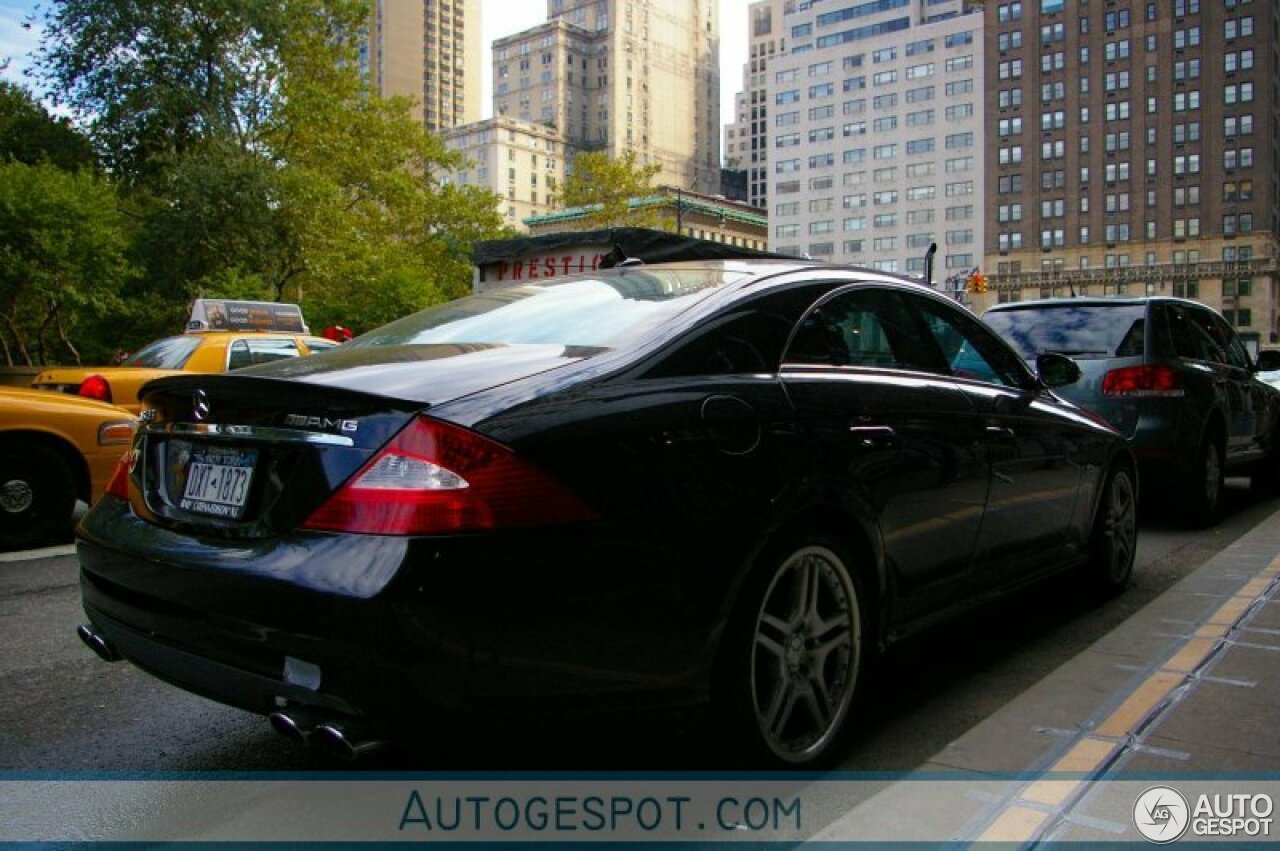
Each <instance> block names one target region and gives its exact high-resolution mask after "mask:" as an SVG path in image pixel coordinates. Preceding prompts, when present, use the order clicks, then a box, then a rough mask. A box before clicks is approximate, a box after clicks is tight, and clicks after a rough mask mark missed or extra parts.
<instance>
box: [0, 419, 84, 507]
mask: <svg viewBox="0 0 1280 851" xmlns="http://www.w3.org/2000/svg"><path fill="white" fill-rule="evenodd" d="M22 441H26V442H29V443H38V444H40V445H42V446H44V447H46V448H48V449H50V450H51V451H53V452H56V453H57V454H58V456H59V457H60V458H62V460H64V461H65V462H66V463H67V469H69V470H70V471H71V478H72V480H73V481H74V483H75V489H76V498H77V499H80V500H83V501H84V502H85V503H88V502H90V501H91V498H92V492H93V486H92V484H91V479H90V477H89V462H88V461H86V460H85V458H84V455H83V454H82V453H81V452H80V450H79V449H77V448H76V447H75V444H73V443H71V441H69V440H67V439H66V438H65V437H62V436H61V435H58V434H54V433H52V432H47V431H39V430H36V429H13V430H11V431H5V432H0V446H3V445H5V444H8V443H10V442H22Z"/></svg>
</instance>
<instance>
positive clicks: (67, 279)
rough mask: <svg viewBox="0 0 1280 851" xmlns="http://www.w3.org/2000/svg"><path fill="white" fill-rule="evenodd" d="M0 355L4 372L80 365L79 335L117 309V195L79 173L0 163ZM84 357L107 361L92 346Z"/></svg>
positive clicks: (120, 256) (120, 248) (120, 237)
mask: <svg viewBox="0 0 1280 851" xmlns="http://www.w3.org/2000/svg"><path fill="white" fill-rule="evenodd" d="M0 234H3V238H2V239H0V351H2V352H3V357H4V359H5V362H6V363H7V364H9V365H10V366H12V365H14V364H15V363H19V364H27V365H30V364H37V363H48V362H50V361H54V360H66V359H70V360H74V361H76V362H77V363H79V362H80V357H81V353H80V351H79V349H78V348H77V346H76V344H75V343H74V342H73V337H74V336H75V335H76V332H77V329H78V328H80V327H81V326H82V325H83V324H85V323H88V322H92V321H93V319H94V317H98V316H102V315H104V314H107V313H110V312H112V311H118V310H119V308H120V303H119V300H118V298H117V295H116V294H117V292H118V291H119V287H120V284H121V282H122V281H123V280H124V279H125V277H126V275H127V273H128V267H127V265H126V262H125V258H124V252H125V244H126V238H125V232H124V229H123V228H122V226H121V221H120V216H119V214H118V212H117V210H116V204H115V192H114V191H113V189H112V187H111V186H110V185H108V184H107V183H106V182H105V181H104V180H103V179H102V178H101V177H99V176H98V175H96V174H94V173H93V172H92V171H89V170H87V169H82V170H80V171H76V172H68V171H63V170H62V169H59V168H57V167H55V166H53V165H49V164H47V163H41V164H38V165H26V164H25V163H19V162H7V163H0ZM89 347H90V351H89V352H88V354H90V355H92V356H93V357H94V358H95V359H97V358H104V359H105V358H106V357H107V356H108V355H109V354H110V348H108V347H107V346H106V345H102V344H101V343H99V344H98V345H97V347H96V348H94V341H93V340H91V341H90V343H89Z"/></svg>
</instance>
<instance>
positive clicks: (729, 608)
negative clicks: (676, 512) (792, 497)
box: [711, 505, 889, 668]
mask: <svg viewBox="0 0 1280 851" xmlns="http://www.w3.org/2000/svg"><path fill="white" fill-rule="evenodd" d="M806 534H820V535H826V536H829V537H830V538H832V539H833V540H834V541H835V542H836V543H839V544H840V545H842V546H843V547H844V548H845V550H846V551H847V554H848V555H849V557H850V559H851V560H852V564H850V565H849V566H850V568H851V569H852V570H853V571H854V572H855V573H857V575H858V577H859V579H860V580H861V581H862V583H863V592H864V593H865V594H866V596H867V601H866V610H865V614H866V617H867V619H868V624H867V627H868V629H867V633H868V634H869V635H870V636H871V637H872V640H873V641H874V646H875V647H877V648H880V647H881V646H882V645H883V631H882V624H883V623H884V621H885V618H884V613H885V605H886V604H885V600H886V597H885V594H886V591H887V589H888V586H889V583H888V581H887V578H886V576H885V568H884V548H883V546H882V544H881V542H880V535H879V532H878V530H877V529H876V527H875V525H874V524H873V523H871V522H869V521H866V520H863V519H860V518H858V517H857V516H856V515H854V514H853V513H852V512H849V511H847V510H845V509H843V508H840V507H837V506H834V505H812V506H808V507H806V508H804V509H802V510H800V511H798V512H796V513H795V514H793V515H792V516H790V517H788V518H787V519H786V520H785V521H783V522H782V523H779V524H778V525H776V526H774V527H773V528H771V529H770V530H769V531H768V532H767V533H766V534H764V535H762V536H761V537H760V539H759V541H758V542H757V543H756V545H755V546H754V547H752V548H751V550H750V551H749V553H748V554H747V556H746V558H745V559H744V563H743V564H742V565H741V567H740V569H739V570H738V571H737V574H736V576H735V577H734V582H733V587H732V589H731V591H730V593H729V594H727V595H726V597H725V603H724V610H723V612H722V617H721V619H720V623H721V625H722V628H721V629H720V634H719V635H718V636H717V638H716V642H715V648H714V652H713V653H712V654H711V656H712V661H713V666H714V667H715V668H719V667H720V658H721V655H722V653H723V645H724V642H723V639H724V633H725V632H726V631H727V628H728V626H729V623H730V622H731V621H732V619H733V618H734V617H735V616H737V614H738V609H739V607H740V604H741V600H742V594H743V592H744V590H745V589H746V586H747V582H748V580H749V579H750V577H751V575H752V573H754V571H755V570H756V569H757V568H758V567H759V565H760V564H761V562H762V560H763V559H765V558H768V557H769V556H771V555H772V554H773V553H774V552H775V550H777V549H778V548H779V547H781V546H785V544H786V542H788V541H794V540H796V539H797V538H799V537H801V536H803V535H806Z"/></svg>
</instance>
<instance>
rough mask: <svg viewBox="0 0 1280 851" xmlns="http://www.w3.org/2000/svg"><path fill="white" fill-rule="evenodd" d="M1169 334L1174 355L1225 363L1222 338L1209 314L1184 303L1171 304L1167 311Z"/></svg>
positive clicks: (1224, 349) (1224, 342)
mask: <svg viewBox="0 0 1280 851" xmlns="http://www.w3.org/2000/svg"><path fill="white" fill-rule="evenodd" d="M1168 317H1169V336H1170V337H1171V338H1172V340H1173V349H1174V351H1175V352H1176V353H1177V355H1178V357H1182V358H1187V359H1188V360H1197V361H1206V362H1208V363H1227V362H1228V359H1227V351H1226V348H1225V345H1224V344H1226V343H1227V341H1226V340H1222V339H1220V338H1221V336H1222V332H1221V331H1220V330H1219V329H1215V328H1214V324H1213V314H1212V313H1209V312H1208V311H1204V310H1196V309H1194V308H1191V307H1189V306H1187V305H1184V304H1171V305H1169V310H1168Z"/></svg>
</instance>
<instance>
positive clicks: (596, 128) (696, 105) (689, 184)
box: [493, 0, 720, 194]
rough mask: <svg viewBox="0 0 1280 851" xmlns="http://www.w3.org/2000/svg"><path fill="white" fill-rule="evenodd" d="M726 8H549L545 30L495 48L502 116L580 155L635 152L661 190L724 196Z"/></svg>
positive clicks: (710, 0)
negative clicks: (547, 133)
mask: <svg viewBox="0 0 1280 851" xmlns="http://www.w3.org/2000/svg"><path fill="white" fill-rule="evenodd" d="M717 4H718V0H548V2H547V12H548V14H547V17H548V20H547V22H546V23H544V24H541V25H539V26H537V27H533V28H532V29H528V30H525V31H524V32H521V33H517V34H515V35H511V36H507V37H505V38H501V39H498V40H496V41H495V42H494V43H493V87H494V92H493V111H494V114H495V115H496V116H506V117H510V118H515V119H517V120H520V121H525V122H534V123H539V124H545V125H547V126H549V127H553V128H555V129H556V130H557V131H558V132H559V133H560V134H561V136H562V137H563V139H564V141H565V144H566V145H567V146H568V148H569V150H570V153H571V154H572V153H576V152H578V151H595V150H601V151H605V152H607V153H608V154H609V155H610V156H611V157H620V156H621V155H622V154H623V153H625V152H626V151H628V150H630V151H635V153H636V156H637V160H638V161H639V162H640V163H642V164H658V165H660V166H661V167H662V170H661V172H660V173H659V174H658V175H657V177H656V178H655V180H654V182H655V184H662V183H667V184H671V185H675V186H680V187H683V188H686V189H691V190H694V191H699V192H705V193H708V194H711V193H715V192H718V191H719V184H720V156H719V152H720V133H719V126H718V125H719V113H720V72H719V16H718V12H717V9H718V5H717ZM502 189H505V187H503V188H502ZM500 194H505V193H502V192H501V190H500Z"/></svg>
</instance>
